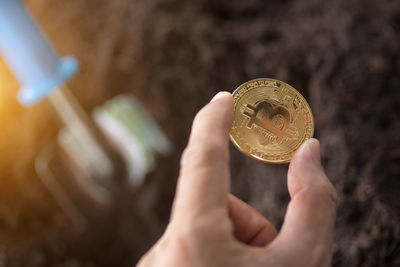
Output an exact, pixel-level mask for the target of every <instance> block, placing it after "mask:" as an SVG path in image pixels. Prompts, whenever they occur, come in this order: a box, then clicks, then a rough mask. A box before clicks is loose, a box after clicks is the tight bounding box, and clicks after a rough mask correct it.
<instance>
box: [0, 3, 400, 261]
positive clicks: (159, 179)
mask: <svg viewBox="0 0 400 267" xmlns="http://www.w3.org/2000/svg"><path fill="white" fill-rule="evenodd" d="M24 3H25V4H26V6H27V8H28V10H29V11H30V12H31V14H32V15H33V17H34V18H35V20H36V21H37V22H38V24H39V25H40V26H41V28H42V29H43V30H44V32H46V35H47V36H48V38H49V40H50V41H51V42H52V44H53V46H54V47H55V48H56V49H57V50H58V52H59V53H60V54H61V55H66V54H72V55H75V56H76V58H77V59H78V60H79V62H80V70H79V72H78V73H77V74H76V75H75V76H74V77H73V78H72V79H70V80H69V81H68V84H69V86H70V88H71V89H70V90H71V91H72V93H73V95H75V97H76V99H78V101H79V103H80V104H81V105H82V107H83V110H84V111H85V112H86V113H87V114H92V113H93V111H94V110H96V108H98V107H100V106H103V105H104V103H107V101H110V99H113V97H115V96H118V95H121V94H127V93H129V94H132V95H133V96H134V97H135V99H136V101H137V102H140V103H141V105H142V108H144V109H146V110H147V111H148V113H149V114H150V115H149V114H148V115H149V116H148V117H146V116H145V118H146V120H147V119H149V117H150V116H151V117H152V118H154V120H155V122H156V123H157V124H158V125H159V128H160V129H161V130H160V131H161V132H163V133H164V134H165V137H166V139H168V140H169V142H170V145H171V147H170V148H171V149H169V150H168V153H156V154H154V155H155V156H154V158H153V162H152V168H149V170H148V172H147V175H146V172H144V174H143V175H142V176H143V177H142V178H140V179H141V180H140V181H139V182H134V183H132V182H131V183H129V182H128V183H127V182H126V181H125V180H126V179H125V178H126V177H127V176H129V175H128V174H127V172H126V169H127V167H126V166H125V167H124V166H121V167H117V172H115V173H114V174H113V175H114V176H115V177H113V178H112V182H111V183H112V184H114V185H111V186H108V187H107V188H111V189H110V192H111V193H109V195H110V196H111V197H110V198H111V199H112V200H111V201H105V202H106V203H107V204H104V205H103V204H99V201H97V202H96V201H93V199H92V198H89V199H88V198H85V194H87V192H86V193H85V192H77V191H76V188H75V187H76V186H75V187H71V188H73V189H68V188H69V187H67V186H66V187H64V189H65V188H67V189H65V192H64V191H61V193H60V190H58V191H57V189H54V188H55V187H56V186H54V184H53V183H52V181H53V180H56V179H58V178H57V177H59V176H63V175H65V172H64V168H65V166H64V165H68V164H65V159H64V158H63V156H62V155H61V154H62V153H59V150H60V149H58V148H57V147H59V145H57V141H55V140H59V135H60V129H61V128H62V123H61V121H60V119H59V117H58V116H57V114H56V112H55V111H54V109H53V108H52V107H51V105H50V104H49V102H48V101H47V100H43V101H41V102H39V103H38V104H36V105H33V106H31V107H22V106H21V105H20V104H19V103H18V102H17V91H18V88H19V87H20V85H19V84H18V82H17V80H16V79H15V77H14V76H13V74H12V72H11V70H10V69H9V68H8V66H7V64H6V62H5V61H4V59H0V94H1V97H0V266H32V267H33V266H68V267H70V266H133V265H134V264H135V263H136V262H137V260H138V259H139V258H140V256H141V255H143V254H144V253H145V252H146V251H147V250H148V249H149V248H150V247H151V245H152V244H153V243H154V242H155V241H156V240H157V239H158V238H159V237H160V235H161V234H162V232H163V231H164V229H165V227H166V224H167V222H168V218H169V212H170V208H171V203H172V200H173V196H174V190H175V185H176V179H177V176H178V171H179V159H180V155H181V153H182V150H183V149H184V147H185V145H186V142H187V138H188V135H189V131H190V126H191V122H192V119H193V117H194V116H195V114H196V112H197V111H198V110H199V109H200V108H201V107H202V106H203V105H205V104H206V103H207V102H208V101H209V100H210V98H211V97H212V96H213V95H214V94H215V93H216V92H218V91H221V90H226V91H231V92H232V91H233V90H234V89H235V88H236V87H237V86H238V85H240V84H241V83H243V82H245V81H247V80H250V79H253V78H257V77H271V78H276V79H280V80H283V81H285V82H287V83H289V84H291V85H292V86H293V87H295V88H296V89H298V90H299V91H300V92H301V93H302V94H303V95H304V96H305V98H306V99H307V100H308V101H309V103H310V105H311V108H312V110H313V113H314V117H315V136H316V137H317V138H318V139H320V141H321V146H322V147H321V149H322V160H323V164H324V166H325V168H326V171H327V173H328V176H329V177H330V179H331V180H332V182H333V184H334V185H335V187H336V189H337V191H338V195H339V201H340V204H339V209H338V217H337V221H336V230H335V241H334V258H333V266H362V267H367V266H400V224H399V219H400V218H399V217H400V199H399V192H400V179H399V174H400V164H399V163H400V134H399V132H400V120H399V116H400V112H399V107H400V103H399V102H400V91H399V89H400V4H399V2H398V1H393V0H380V1H378V0H375V1H373V0H370V1H362V0H335V1H322V0H302V1H300V0H284V1H283V0H282V1H278V0H271V1H264V0H248V1H239V0H231V1H228V0H226V1H222V0H221V1H215V0H197V1H183V0H113V1H107V0H97V1H81V0H69V1H62V0H27V1H25V2H24ZM0 38H2V37H1V33H0ZM57 138H58V139H57ZM48 147H50V148H48ZM44 148H46V149H47V148H48V149H47V150H48V151H50V152H46V153H47V154H46V159H47V160H48V161H49V162H50V163H49V166H50V167H51V173H53V174H54V173H60V174H59V175H56V174H54V175H53V176H51V177H52V178H49V177H50V176H48V175H47V176H46V175H45V176H43V173H42V174H41V175H42V176H41V175H40V171H39V172H38V165H37V162H38V161H37V159H38V158H39V159H40V157H41V156H40V155H42V153H43V149H44ZM63 166H64V167H63ZM117 166H119V165H117ZM50 167H49V168H50ZM118 170H121V171H120V172H118ZM123 170H125V171H123ZM231 170H232V192H233V193H234V194H235V195H237V196H238V197H240V198H241V199H243V200H245V201H246V202H248V203H250V204H251V205H252V206H253V207H255V208H256V209H257V210H259V211H260V212H261V213H262V214H264V215H265V216H266V217H268V218H269V219H270V220H271V221H272V222H273V223H274V224H275V225H276V226H277V227H278V228H279V227H280V225H281V224H282V222H283V218H284V214H285V209H286V206H287V204H288V202H289V195H288V193H287V189H286V172H287V165H267V164H261V163H258V162H256V161H254V160H251V159H249V158H247V157H246V156H244V155H242V154H241V153H240V152H238V151H237V150H236V149H235V148H233V146H231ZM38 173H39V174H38ZM49 173H50V172H49ZM75 176H76V173H75ZM78 176H79V175H78ZM139 176H140V175H139ZM43 177H44V178H43ZM46 179H47V180H46ZM60 179H61V178H60ZM64 179H67V180H68V179H69V178H68V177H67V178H64ZM78 179H79V178H78ZM46 181H47V182H46ZM78 187H79V186H78ZM74 188H75V189H74ZM78 191H79V190H78ZM57 192H58V193H57ZM63 192H64V193H63ZM97 200H98V199H97ZM72 202H73V203H72ZM100 202H101V201H100ZM101 203H103V202H101Z"/></svg>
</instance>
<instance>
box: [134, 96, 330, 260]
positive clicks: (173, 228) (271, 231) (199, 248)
mask: <svg viewBox="0 0 400 267" xmlns="http://www.w3.org/2000/svg"><path fill="white" fill-rule="evenodd" d="M232 120H233V101H232V96H231V94H229V93H226V92H223V93H219V94H217V95H216V96H215V97H214V98H213V100H212V101H211V102H210V103H209V104H208V105H206V106H205V107H204V108H203V109H202V110H201V111H200V112H199V113H198V114H197V116H196V118H195V120H194V122H193V126H192V133H191V136H190V139H189V144H188V146H187V148H186V150H185V151H184V153H183V156H182V160H181V172H180V176H179V180H178V186H177V192H176V197H175V201H174V205H173V209H172V216H171V221H170V223H169V225H168V227H167V230H166V231H165V233H164V235H163V236H162V237H161V239H160V240H159V241H158V242H157V243H156V244H155V245H154V247H153V248H152V249H151V250H150V251H149V252H148V253H147V254H146V255H145V256H144V257H143V258H142V259H141V260H140V262H139V264H138V266H139V267H161V266H163V267H164V266H167V267H180V266H184V267H188V266H199V267H203V266H204V267H213V266H219V267H222V266H229V267H244V266H250V267H259V266H260V267H261V266H262V267H267V266H274V267H288V266H296V267H302V266H307V267H314V266H315V267H325V266H330V264H331V243H332V232H333V227H334V220H335V216H336V206H337V197H336V191H335V189H334V187H333V186H332V184H331V183H330V182H329V180H328V178H327V177H326V175H325V173H324V170H323V168H322V166H321V164H320V155H319V153H320V152H319V142H318V141H317V140H316V139H310V140H308V141H306V142H305V143H304V144H303V145H302V146H301V147H300V148H299V150H298V151H297V152H296V154H295V156H294V157H293V159H292V161H291V163H290V166H289V171H288V189H289V193H290V196H291V201H290V203H289V206H288V209H287V213H286V216H285V221H284V224H283V226H282V228H281V231H280V233H279V234H277V233H276V230H275V228H274V226H273V225H272V224H271V223H270V222H269V221H268V220H267V219H265V218H264V217H263V216H262V215H261V214H260V213H258V212H257V211H256V210H254V209H253V208H251V207H250V206H249V205H247V204H246V203H244V202H242V201H241V200H239V199H238V198H236V197H235V196H233V195H231V194H229V187H230V172H229V131H230V128H231V124H232Z"/></svg>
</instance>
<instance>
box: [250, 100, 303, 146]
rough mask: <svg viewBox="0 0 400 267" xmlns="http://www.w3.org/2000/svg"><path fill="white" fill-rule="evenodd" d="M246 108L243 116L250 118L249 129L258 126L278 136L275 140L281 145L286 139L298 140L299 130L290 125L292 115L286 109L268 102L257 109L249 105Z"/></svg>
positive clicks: (260, 104) (261, 103)
mask: <svg viewBox="0 0 400 267" xmlns="http://www.w3.org/2000/svg"><path fill="white" fill-rule="evenodd" d="M246 108H247V109H245V110H244V111H243V114H244V115H245V116H247V117H248V118H249V122H248V123H247V128H248V129H251V128H252V126H253V124H256V125H257V126H259V127H262V128H264V129H265V130H267V131H268V132H270V133H271V134H273V135H274V136H276V139H275V140H276V142H277V143H279V144H280V143H282V141H283V139H284V138H286V139H292V138H296V137H295V135H296V134H295V133H296V132H297V129H296V128H295V127H294V126H292V125H290V123H289V122H290V113H289V111H288V110H287V109H286V108H284V107H282V106H278V105H276V104H273V103H271V102H267V101H262V102H260V103H258V104H257V105H256V106H255V107H253V106H252V105H250V104H247V105H246ZM249 110H250V111H249ZM288 130H289V131H291V132H289V131H288ZM262 144H263V145H265V144H266V143H265V142H263V143H262Z"/></svg>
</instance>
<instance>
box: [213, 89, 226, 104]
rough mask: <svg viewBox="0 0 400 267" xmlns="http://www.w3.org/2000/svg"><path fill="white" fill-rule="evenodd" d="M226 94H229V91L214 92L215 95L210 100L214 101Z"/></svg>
mask: <svg viewBox="0 0 400 267" xmlns="http://www.w3.org/2000/svg"><path fill="white" fill-rule="evenodd" d="M227 94H229V95H230V93H229V92H225V91H222V92H219V93H218V94H216V95H215V96H214V97H213V98H212V99H211V101H210V102H213V101H215V100H218V99H220V98H223V97H224V96H226V95H227Z"/></svg>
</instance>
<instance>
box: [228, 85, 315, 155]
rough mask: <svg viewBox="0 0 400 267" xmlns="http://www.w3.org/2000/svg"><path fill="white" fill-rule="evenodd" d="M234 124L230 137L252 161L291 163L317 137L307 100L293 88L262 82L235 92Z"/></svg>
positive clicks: (242, 86)
mask: <svg viewBox="0 0 400 267" xmlns="http://www.w3.org/2000/svg"><path fill="white" fill-rule="evenodd" d="M233 101H234V121H233V124H232V129H231V132H230V137H231V140H232V142H233V143H234V144H235V146H236V147H237V148H238V149H239V150H240V151H242V152H243V153H244V154H246V155H248V156H249V157H251V158H254V159H257V160H260V161H262V162H268V163H287V162H289V161H290V160H291V159H292V157H293V155H294V153H295V152H296V150H297V149H298V148H299V147H300V145H301V144H302V143H303V142H304V141H305V140H307V139H309V138H311V137H312V136H313V133H314V119H313V115H312V113H311V109H310V106H309V105H308V103H307V102H306V100H305V99H304V97H303V96H302V95H301V94H300V93H299V92H298V91H297V90H296V89H294V88H293V87H291V86H290V85H288V84H286V83H284V82H282V81H279V80H274V79H269V78H261V79H255V80H251V81H248V82H246V83H244V84H242V85H240V86H239V87H238V88H237V89H236V90H235V91H234V92H233Z"/></svg>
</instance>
